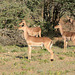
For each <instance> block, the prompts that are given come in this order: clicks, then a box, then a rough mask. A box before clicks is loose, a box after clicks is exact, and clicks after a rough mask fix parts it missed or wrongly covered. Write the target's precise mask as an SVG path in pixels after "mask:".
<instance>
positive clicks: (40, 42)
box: [18, 25, 53, 61]
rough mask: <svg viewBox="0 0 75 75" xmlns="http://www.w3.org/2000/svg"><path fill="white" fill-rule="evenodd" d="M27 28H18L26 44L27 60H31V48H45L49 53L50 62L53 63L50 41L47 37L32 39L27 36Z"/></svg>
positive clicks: (32, 37)
mask: <svg viewBox="0 0 75 75" xmlns="http://www.w3.org/2000/svg"><path fill="white" fill-rule="evenodd" d="M27 28H28V27H27V26H26V25H25V26H22V27H19V28H18V29H19V30H23V31H24V38H25V40H26V42H27V44H28V59H31V49H32V47H33V46H43V45H44V46H45V48H46V49H47V50H48V51H49V52H50V53H51V61H53V51H52V50H51V47H52V44H53V42H52V40H51V39H50V38H48V37H34V36H30V35H29V34H28V30H27Z"/></svg>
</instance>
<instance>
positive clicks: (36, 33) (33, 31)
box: [19, 20, 41, 37]
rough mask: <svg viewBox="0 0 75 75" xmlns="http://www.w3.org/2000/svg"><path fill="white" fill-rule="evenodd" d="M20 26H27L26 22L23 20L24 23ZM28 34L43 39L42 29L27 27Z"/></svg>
mask: <svg viewBox="0 0 75 75" xmlns="http://www.w3.org/2000/svg"><path fill="white" fill-rule="evenodd" d="M19 25H26V22H25V20H22V22H21V23H19ZM26 26H27V25H26ZM27 32H28V34H29V35H30V36H36V37H38V36H39V37H41V28H40V27H28V26H27Z"/></svg>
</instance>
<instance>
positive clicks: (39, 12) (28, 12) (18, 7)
mask: <svg viewBox="0 0 75 75" xmlns="http://www.w3.org/2000/svg"><path fill="white" fill-rule="evenodd" d="M74 7H75V0H0V28H13V27H14V26H17V25H18V24H19V23H20V21H21V20H22V19H25V20H26V23H27V25H31V26H33V25H36V26H38V25H40V26H41V28H42V29H46V30H47V31H49V29H50V27H51V26H54V25H56V24H57V23H58V21H59V19H60V18H61V17H62V16H63V15H65V14H66V15H70V16H75V9H74Z"/></svg>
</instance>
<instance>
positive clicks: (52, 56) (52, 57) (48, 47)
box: [44, 44, 54, 61]
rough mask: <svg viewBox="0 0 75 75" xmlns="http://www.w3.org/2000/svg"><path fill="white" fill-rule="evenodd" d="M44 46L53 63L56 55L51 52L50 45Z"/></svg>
mask: <svg viewBox="0 0 75 75" xmlns="http://www.w3.org/2000/svg"><path fill="white" fill-rule="evenodd" d="M44 46H45V48H46V49H47V50H48V51H49V52H50V53H51V61H53V59H54V53H53V51H52V50H51V48H50V45H48V44H46V45H44Z"/></svg>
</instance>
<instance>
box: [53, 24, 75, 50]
mask: <svg viewBox="0 0 75 75" xmlns="http://www.w3.org/2000/svg"><path fill="white" fill-rule="evenodd" d="M59 24H60V23H59ZM54 28H55V29H59V31H60V33H61V35H62V37H63V39H64V51H65V48H67V40H72V42H73V43H74V45H75V32H69V31H63V29H62V25H61V24H60V25H56V26H55V27H54Z"/></svg>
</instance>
